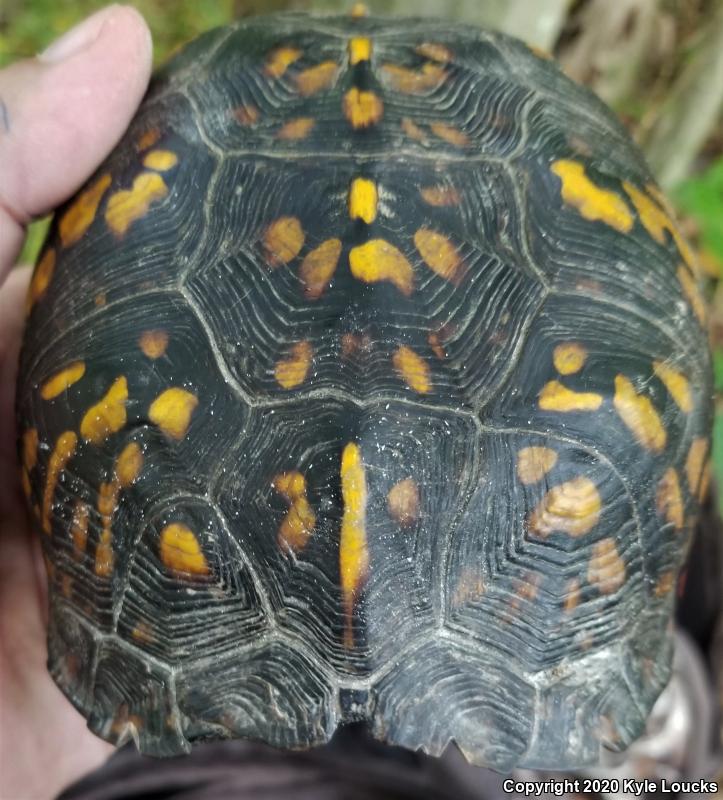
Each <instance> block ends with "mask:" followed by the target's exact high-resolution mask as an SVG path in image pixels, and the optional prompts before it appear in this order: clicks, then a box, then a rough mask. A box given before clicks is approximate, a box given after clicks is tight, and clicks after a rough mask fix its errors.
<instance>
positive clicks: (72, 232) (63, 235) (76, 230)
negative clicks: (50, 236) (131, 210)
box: [58, 172, 111, 247]
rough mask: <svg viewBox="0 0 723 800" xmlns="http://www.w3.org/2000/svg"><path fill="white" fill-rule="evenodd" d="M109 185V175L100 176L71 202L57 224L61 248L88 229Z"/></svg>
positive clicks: (74, 240) (72, 242) (76, 239)
mask: <svg viewBox="0 0 723 800" xmlns="http://www.w3.org/2000/svg"><path fill="white" fill-rule="evenodd" d="M110 184H111V177H110V173H107V172H106V173H105V174H104V175H101V176H100V178H98V179H97V180H96V181H95V182H94V183H92V184H91V185H90V186H89V187H88V188H87V189H86V190H85V191H83V192H81V193H80V194H79V195H78V196H77V197H76V198H75V200H74V201H73V203H72V205H71V206H70V208H68V210H67V211H65V212H64V213H63V216H62V217H61V218H60V222H59V223H58V233H59V234H60V241H61V242H62V244H63V247H68V246H69V245H71V244H75V242H77V241H78V239H80V237H81V236H82V235H83V234H84V233H85V232H86V231H87V230H88V228H90V226H91V224H92V222H93V220H94V219H95V215H96V212H97V211H98V206H99V204H100V201H101V200H102V199H103V195H104V194H105V193H106V191H107V190H108V187H109V186H110Z"/></svg>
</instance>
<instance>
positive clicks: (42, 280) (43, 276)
mask: <svg viewBox="0 0 723 800" xmlns="http://www.w3.org/2000/svg"><path fill="white" fill-rule="evenodd" d="M55 260H56V256H55V249H54V248H52V247H49V248H48V249H47V250H46V251H45V252H44V253H43V255H42V256H41V258H40V261H38V263H37V266H36V267H35V271H34V272H33V277H32V280H31V281H30V287H29V288H28V297H27V300H26V304H25V309H26V311H27V312H28V313H30V311H31V310H32V307H33V306H34V305H35V303H37V302H38V300H40V298H41V297H42V296H43V295H44V294H45V292H46V291H47V290H48V286H49V285H50V281H51V280H52V279H53V273H54V272H55Z"/></svg>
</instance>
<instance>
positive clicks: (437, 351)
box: [427, 333, 447, 358]
mask: <svg viewBox="0 0 723 800" xmlns="http://www.w3.org/2000/svg"><path fill="white" fill-rule="evenodd" d="M427 341H428V342H429V346H430V347H431V348H432V352H433V353H434V355H435V356H437V358H446V357H447V353H446V352H445V350H444V347H443V346H442V342H441V341H440V339H439V334H437V333H430V334H429V335H428V336H427Z"/></svg>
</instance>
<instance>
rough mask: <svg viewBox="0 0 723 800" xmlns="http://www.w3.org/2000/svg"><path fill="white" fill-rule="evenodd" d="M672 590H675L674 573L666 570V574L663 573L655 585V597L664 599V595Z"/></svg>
mask: <svg viewBox="0 0 723 800" xmlns="http://www.w3.org/2000/svg"><path fill="white" fill-rule="evenodd" d="M674 588H675V572H674V571H673V570H672V569H671V570H668V571H667V572H664V573H663V574H662V575H661V576H660V577H659V578H658V582H657V583H656V584H655V596H656V597H665V595H666V594H670V593H671V592H672V591H673V589H674Z"/></svg>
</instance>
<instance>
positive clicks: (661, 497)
mask: <svg viewBox="0 0 723 800" xmlns="http://www.w3.org/2000/svg"><path fill="white" fill-rule="evenodd" d="M655 501H656V508H657V510H658V514H659V515H660V516H661V517H663V518H664V519H665V520H666V521H667V522H670V523H672V524H673V525H674V526H675V527H676V529H677V530H682V528H683V521H684V512H685V508H684V505H683V495H682V493H681V491H680V481H679V480H678V473H677V472H676V471H675V470H674V469H673V467H669V468H668V469H667V470H666V471H665V473H664V475H663V477H662V478H661V479H660V481H659V482H658V491H657V493H656V497H655Z"/></svg>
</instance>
